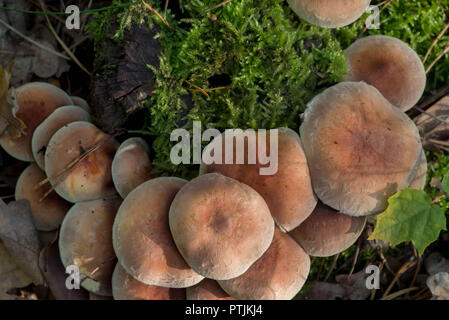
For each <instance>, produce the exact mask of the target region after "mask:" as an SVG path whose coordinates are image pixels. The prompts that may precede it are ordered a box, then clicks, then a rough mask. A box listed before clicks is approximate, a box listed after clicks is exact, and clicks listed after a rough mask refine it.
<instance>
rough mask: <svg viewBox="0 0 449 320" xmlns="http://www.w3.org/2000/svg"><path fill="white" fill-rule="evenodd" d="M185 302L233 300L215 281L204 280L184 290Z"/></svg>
mask: <svg viewBox="0 0 449 320" xmlns="http://www.w3.org/2000/svg"><path fill="white" fill-rule="evenodd" d="M186 294H187V300H235V298H233V297H231V296H230V295H229V294H227V293H226V292H225V291H224V290H223V289H222V288H221V287H220V285H219V284H218V282H217V281H215V280H211V279H204V280H203V281H201V282H200V283H198V284H196V285H194V286H193V287H189V288H187V289H186Z"/></svg>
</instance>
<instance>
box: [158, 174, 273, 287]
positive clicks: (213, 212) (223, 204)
mask: <svg viewBox="0 0 449 320" xmlns="http://www.w3.org/2000/svg"><path fill="white" fill-rule="evenodd" d="M150 181H151V180H150ZM169 221H170V230H171V233H172V235H173V239H174V241H175V243H176V246H177V247H178V249H179V252H180V253H181V255H182V256H183V257H184V259H185V260H186V261H187V263H188V264H189V266H190V267H191V268H192V269H193V270H195V271H196V272H198V273H199V274H201V275H203V276H204V277H206V278H210V279H214V280H227V279H231V278H235V277H238V276H239V275H241V274H243V273H244V272H245V271H246V270H248V268H249V267H250V266H251V265H252V264H253V263H254V262H256V260H257V259H259V258H260V257H261V256H262V255H263V254H264V252H265V251H266V250H267V249H268V247H269V246H270V244H271V241H272V240H273V233H274V221H273V218H272V217H271V214H270V210H269V209H268V206H267V204H266V203H265V200H264V199H263V198H262V197H261V196H260V195H259V194H258V193H257V192H256V191H255V190H254V189H252V188H251V187H249V186H247V185H245V184H243V183H240V182H238V181H237V180H234V179H231V178H228V177H225V176H223V175H221V174H217V173H208V174H205V175H201V176H199V177H197V178H195V179H193V180H192V181H190V182H189V183H187V184H186V185H185V186H184V187H183V188H182V189H181V190H180V191H179V192H178V194H177V195H176V197H175V199H174V200H173V203H172V205H171V207H170V214H169Z"/></svg>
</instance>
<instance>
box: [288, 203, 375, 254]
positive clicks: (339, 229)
mask: <svg viewBox="0 0 449 320" xmlns="http://www.w3.org/2000/svg"><path fill="white" fill-rule="evenodd" d="M366 219H367V218H366V217H352V216H348V215H346V214H343V213H340V212H338V211H335V210H334V209H332V208H330V207H328V206H326V205H325V204H323V203H321V202H318V204H317V206H316V208H315V210H314V211H313V213H312V214H311V215H310V217H308V218H307V219H306V221H304V222H303V223H301V225H300V226H299V227H297V228H296V229H294V230H293V231H291V232H290V233H289V234H290V236H291V237H292V238H293V239H295V240H296V241H297V242H298V243H299V244H300V245H301V246H302V247H303V248H304V250H305V251H306V252H307V254H309V255H311V256H313V257H329V256H333V255H335V254H337V253H340V252H342V251H344V250H346V249H348V248H349V247H350V246H352V245H353V244H354V243H355V242H356V241H357V239H358V238H359V236H360V234H361V233H362V232H363V229H364V228H365V224H366Z"/></svg>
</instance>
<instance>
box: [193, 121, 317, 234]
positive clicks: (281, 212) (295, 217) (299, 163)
mask: <svg viewBox="0 0 449 320" xmlns="http://www.w3.org/2000/svg"><path fill="white" fill-rule="evenodd" d="M245 135H246V131H242V133H241V134H237V135H236V138H234V140H233V141H234V152H233V155H234V159H233V163H234V164H225V147H224V146H225V134H224V133H223V134H222V135H221V136H220V139H217V138H216V139H214V140H213V141H212V142H211V143H210V144H209V145H208V146H207V147H206V149H205V152H207V150H208V148H213V147H214V145H217V144H219V143H222V150H223V151H222V153H223V157H222V164H210V165H206V164H204V163H203V164H201V166H200V174H204V173H211V172H216V173H220V174H222V175H225V176H227V177H230V178H233V179H236V180H238V181H240V182H243V183H244V184H247V185H248V186H250V187H252V188H253V189H254V190H256V191H257V192H258V193H259V194H260V195H261V196H262V197H263V198H264V199H265V201H266V202H267V205H268V207H269V208H270V211H271V214H272V216H273V218H274V220H275V221H276V223H277V224H278V225H279V226H280V228H281V229H283V230H286V231H290V230H293V229H294V228H296V227H297V226H298V225H299V224H300V223H301V222H302V221H304V220H305V219H306V218H307V217H308V216H309V215H310V214H311V213H312V211H313V209H314V208H315V205H316V202H317V199H316V197H315V195H314V193H313V190H312V183H311V181H310V174H309V168H308V166H307V160H306V157H305V154H304V151H303V148H302V146H301V140H300V139H299V136H298V134H297V133H296V132H294V131H293V130H290V129H288V128H280V129H278V150H277V153H278V158H277V162H278V164H277V166H278V168H277V172H276V173H275V174H273V175H261V174H260V168H263V167H267V166H268V165H262V164H260V161H259V159H257V163H256V164H249V161H248V157H245V163H244V164H237V161H236V145H237V142H236V141H237V138H238V139H239V140H240V139H243V138H244V136H245ZM255 137H256V138H255V139H254V140H253V141H255V142H254V143H255V144H256V145H255V146H252V147H253V148H254V149H255V150H256V151H258V150H259V148H258V143H259V136H258V135H257V134H255ZM244 141H245V155H246V154H247V152H248V144H249V142H248V139H247V138H245V140H244ZM250 149H251V148H250ZM266 149H267V154H270V152H271V150H270V132H269V131H267V134H266Z"/></svg>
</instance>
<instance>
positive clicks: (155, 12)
mask: <svg viewBox="0 0 449 320" xmlns="http://www.w3.org/2000/svg"><path fill="white" fill-rule="evenodd" d="M141 1H142V3H143V5H144V6H145V7H147V8H148V9H149V10H151V11H153V12H154V14H156V15H157V16H158V17H159V19H161V20H162V22H163V23H164V24H165V25H166V26H167V27H168V28H169V29H170V30H171V31H173V28H172V27H170V25H169V24H168V22H167V21H166V20H165V19H164V18H163V17H162V16H161V15H160V14H159V12H157V11H156V10H155V9H154V8H153V7H152V6H150V5H149V4H148V3H146V2H145V0H141Z"/></svg>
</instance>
